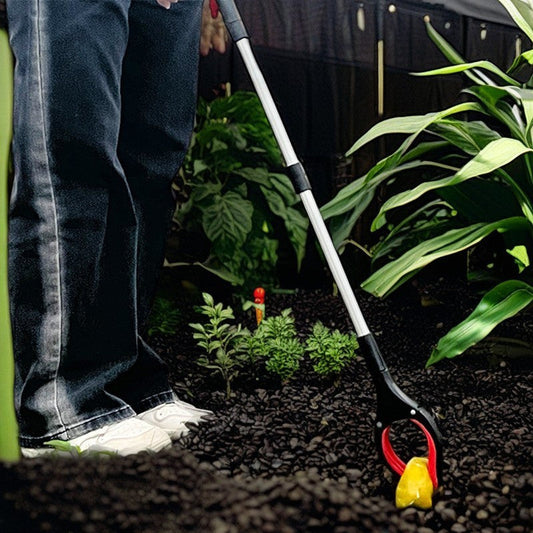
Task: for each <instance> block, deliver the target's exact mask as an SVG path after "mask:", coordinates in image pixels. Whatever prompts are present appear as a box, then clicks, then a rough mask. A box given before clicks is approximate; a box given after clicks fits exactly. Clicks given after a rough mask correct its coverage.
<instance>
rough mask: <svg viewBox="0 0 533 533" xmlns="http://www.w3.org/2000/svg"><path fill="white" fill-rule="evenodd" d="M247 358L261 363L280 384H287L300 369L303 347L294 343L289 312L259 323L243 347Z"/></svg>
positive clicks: (297, 342) (296, 341) (295, 336)
mask: <svg viewBox="0 0 533 533" xmlns="http://www.w3.org/2000/svg"><path fill="white" fill-rule="evenodd" d="M247 349H248V358H249V359H250V360H252V361H257V360H263V361H264V363H265V368H266V369H267V370H268V371H269V372H272V373H274V374H277V375H278V376H279V377H280V378H281V380H282V381H287V380H289V379H290V378H291V377H292V376H293V375H294V374H295V372H297V371H298V369H299V368H300V360H301V359H302V357H303V354H304V347H303V346H302V344H301V343H300V341H299V340H298V333H297V331H296V327H295V325H294V317H293V316H292V310H291V309H284V310H283V311H282V312H281V314H280V315H277V316H270V317H267V318H265V319H263V321H262V322H261V324H259V326H258V327H257V329H256V330H255V332H254V334H253V337H252V339H251V340H250V341H249V342H248V344H247Z"/></svg>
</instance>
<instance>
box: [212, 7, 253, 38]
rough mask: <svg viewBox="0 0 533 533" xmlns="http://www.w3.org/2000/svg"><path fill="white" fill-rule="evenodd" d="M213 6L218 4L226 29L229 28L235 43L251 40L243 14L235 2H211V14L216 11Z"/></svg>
mask: <svg viewBox="0 0 533 533" xmlns="http://www.w3.org/2000/svg"><path fill="white" fill-rule="evenodd" d="M213 4H215V5H216V4H218V8H219V9H220V12H221V13H222V18H223V19H224V23H225V24H226V28H228V31H229V34H230V35H231V38H232V39H233V41H234V42H237V41H240V40H241V39H248V38H249V37H248V32H247V31H246V28H245V27H244V24H243V22H242V19H241V14H240V13H239V10H238V9H237V6H236V5H235V2H234V1H233V0H216V2H215V1H214V0H211V14H213V13H214V12H215V11H216V10H214V6H213Z"/></svg>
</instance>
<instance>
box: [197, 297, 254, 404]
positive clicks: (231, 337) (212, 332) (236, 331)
mask: <svg viewBox="0 0 533 533" xmlns="http://www.w3.org/2000/svg"><path fill="white" fill-rule="evenodd" d="M202 297H203V299H204V302H205V305H202V306H200V307H199V308H198V311H199V312H200V313H201V314H202V315H204V317H205V318H206V319H207V322H206V323H205V324H200V323H192V324H189V326H191V328H193V329H194V330H195V333H194V334H193V338H194V339H196V341H197V344H198V346H200V347H201V348H203V349H204V351H205V355H202V356H201V357H200V358H199V359H198V364H199V365H201V366H204V367H206V368H209V369H212V370H214V371H215V372H219V373H220V374H221V375H222V377H223V378H224V381H225V382H226V397H227V398H229V397H230V396H231V382H232V381H233V380H234V379H235V378H236V377H237V376H238V374H239V369H240V368H241V366H242V365H243V364H244V360H245V354H246V348H245V346H246V345H245V342H244V339H245V338H246V337H249V335H250V332H249V331H248V330H246V329H243V328H242V326H241V325H240V324H239V325H238V326H235V325H233V324H230V323H229V322H228V321H230V320H234V319H235V316H234V314H233V309H232V308H231V307H224V306H223V305H222V304H221V303H217V304H215V301H214V299H213V297H212V296H211V295H210V294H207V293H203V294H202Z"/></svg>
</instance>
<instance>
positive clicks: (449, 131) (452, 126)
mask: <svg viewBox="0 0 533 533" xmlns="http://www.w3.org/2000/svg"><path fill="white" fill-rule="evenodd" d="M428 129H429V130H430V131H431V132H433V133H435V134H437V135H438V136H439V137H442V138H443V139H446V140H447V141H448V142H450V143H451V144H453V145H454V146H457V148H460V149H461V150H463V151H464V152H465V153H467V154H468V155H471V156H474V155H476V154H477V153H478V152H479V151H480V150H482V149H483V148H484V147H485V146H487V144H489V143H490V142H492V141H495V140H496V139H499V138H500V134H499V133H497V132H496V131H494V130H493V129H491V128H489V127H488V126H487V125H486V124H485V123H484V122H480V121H471V122H467V121H464V120H456V119H453V118H447V119H444V120H440V121H439V122H435V123H434V124H432V125H431V126H430V127H429V128H428Z"/></svg>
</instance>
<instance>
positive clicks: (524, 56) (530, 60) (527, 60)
mask: <svg viewBox="0 0 533 533" xmlns="http://www.w3.org/2000/svg"><path fill="white" fill-rule="evenodd" d="M524 65H533V50H526V51H525V52H523V53H521V54H520V55H519V56H518V57H515V60H514V61H513V64H512V65H511V66H510V67H509V69H508V70H507V74H509V75H511V74H513V73H514V72H517V71H518V70H520V69H521V68H522V67H523V66H524Z"/></svg>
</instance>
